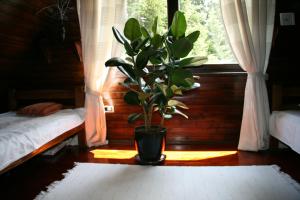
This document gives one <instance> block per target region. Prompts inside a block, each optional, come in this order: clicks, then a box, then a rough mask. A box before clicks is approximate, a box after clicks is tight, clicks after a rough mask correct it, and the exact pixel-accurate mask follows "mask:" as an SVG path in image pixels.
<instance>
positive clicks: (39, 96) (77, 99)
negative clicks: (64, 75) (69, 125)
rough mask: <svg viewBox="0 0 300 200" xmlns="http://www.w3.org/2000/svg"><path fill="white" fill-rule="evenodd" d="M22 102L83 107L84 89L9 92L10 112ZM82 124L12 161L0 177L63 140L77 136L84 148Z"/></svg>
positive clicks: (13, 90)
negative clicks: (49, 102) (64, 103)
mask: <svg viewBox="0 0 300 200" xmlns="http://www.w3.org/2000/svg"><path fill="white" fill-rule="evenodd" d="M22 100H27V101H30V102H32V103H37V102H40V101H41V100H43V101H46V100H48V101H51V100H52V101H53V100H55V102H60V101H62V102H63V101H66V100H68V101H69V102H72V105H64V107H65V108H78V107H83V106H84V89H83V87H75V88H74V89H63V90H61V89H59V90H53V89H45V90H16V89H12V90H10V92H9V106H10V109H11V110H16V109H17V108H18V102H19V101H22ZM84 127H85V126H84V123H82V124H81V125H79V126H77V127H75V128H73V129H71V130H69V131H67V132H65V133H63V134H61V135H60V136H58V137H56V138H54V139H53V140H51V141H49V142H48V143H46V144H44V145H43V146H41V147H40V148H38V149H36V150H34V151H33V152H31V153H29V154H27V155H26V156H24V157H22V158H20V159H18V160H16V161H14V162H13V163H11V164H10V165H8V166H7V167H6V168H4V169H3V170H1V171H0V175H1V174H3V173H5V172H7V171H9V170H11V169H12V168H14V167H16V166H18V165H20V164H22V163H24V162H25V161H27V160H29V159H30V158H32V157H34V156H36V155H38V154H40V153H42V152H44V151H46V150H48V149H50V148H51V147H54V146H55V145H57V144H59V143H61V142H63V141H64V140H66V139H68V138H70V137H71V136H74V135H75V134H78V141H79V145H80V147H85V146H86V142H85V135H84V133H85V131H84Z"/></svg>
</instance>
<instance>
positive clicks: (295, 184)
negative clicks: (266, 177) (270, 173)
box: [271, 165, 300, 192]
mask: <svg viewBox="0 0 300 200" xmlns="http://www.w3.org/2000/svg"><path fill="white" fill-rule="evenodd" d="M271 166H272V168H273V169H275V170H276V171H278V172H279V174H280V175H281V176H282V178H284V180H286V181H287V182H288V183H289V184H290V185H292V186H293V187H294V188H295V189H296V190H297V191H298V192H300V184H299V183H298V182H297V181H296V180H294V179H293V178H292V177H291V176H290V175H288V174H287V173H285V172H283V171H281V168H280V167H279V166H278V165H271Z"/></svg>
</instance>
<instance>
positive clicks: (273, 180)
mask: <svg viewBox="0 0 300 200" xmlns="http://www.w3.org/2000/svg"><path fill="white" fill-rule="evenodd" d="M36 199H55V200H65V199H68V200H73V199H79V200H94V199H101V200H148V199H149V200H200V199H204V200H212V199H214V200H227V199H228V200H229V199H230V200H235V199H236V200H250V199H251V200H254V199H255V200H268V199H270V200H277V199H278V200H282V199H284V200H299V199H300V185H299V184H298V183H296V182H295V181H294V180H292V179H291V178H290V177H289V176H288V175H286V174H284V173H282V172H280V171H279V167H278V166H274V165H273V166H237V167H175V166H156V167H153V166H136V165H119V164H94V163H76V166H75V167H74V168H73V169H71V170H70V171H69V172H68V173H67V174H65V178H64V179H63V180H62V181H59V182H55V183H53V184H52V185H50V186H49V187H48V191H47V192H41V193H40V194H39V195H38V196H37V197H36Z"/></svg>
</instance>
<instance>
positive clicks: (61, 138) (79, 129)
mask: <svg viewBox="0 0 300 200" xmlns="http://www.w3.org/2000/svg"><path fill="white" fill-rule="evenodd" d="M84 126H85V124H84V123H82V124H81V125H79V126H77V127H75V128H73V129H71V130H69V131H67V132H65V133H63V134H62V135H59V136H58V137H56V138H54V139H53V140H51V141H50V142H48V143H46V144H44V145H43V146H41V147H40V148H38V149H36V150H34V151H33V152H31V153H29V154H27V155H26V156H24V157H22V158H20V159H18V160H16V161H15V162H13V163H11V164H10V165H8V166H7V167H5V168H4V169H3V170H1V171H0V175H1V174H3V173H5V172H7V171H9V170H11V169H12V168H14V167H16V166H18V165H20V164H22V163H24V162H25V161H27V160H29V159H30V158H32V157H34V156H36V155H38V154H40V153H42V152H44V151H46V150H47V149H49V148H51V147H54V146H55V145H57V144H58V143H60V142H62V141H64V140H66V139H68V138H70V137H71V136H73V135H75V134H76V133H81V134H83V132H82V130H84Z"/></svg>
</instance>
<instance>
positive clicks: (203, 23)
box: [127, 0, 236, 64]
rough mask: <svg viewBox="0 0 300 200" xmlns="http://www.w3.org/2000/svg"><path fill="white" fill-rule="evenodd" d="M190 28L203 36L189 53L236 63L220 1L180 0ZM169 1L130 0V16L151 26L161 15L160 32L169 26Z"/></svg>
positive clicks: (214, 60) (128, 1) (217, 60)
mask: <svg viewBox="0 0 300 200" xmlns="http://www.w3.org/2000/svg"><path fill="white" fill-rule="evenodd" d="M179 10H181V11H182V12H184V14H185V16H186V20H187V23H188V24H189V28H188V30H187V34H189V33H191V32H193V31H195V30H200V37H199V38H198V41H197V42H196V43H195V44H194V49H193V50H192V52H191V53H190V54H189V56H197V55H201V56H207V57H208V62H207V63H223V64H224V63H236V60H235V58H234V56H233V54H232V51H231V49H230V46H229V44H228V41H227V37H226V34H225V29H224V26H223V22H222V17H221V10H220V4H219V0H179ZM167 13H168V12H167V1H166V0H127V14H128V17H134V18H137V19H139V21H140V22H141V24H142V25H143V26H145V27H146V28H147V29H151V26H152V24H153V21H152V20H153V19H154V18H155V16H159V20H158V33H162V32H165V31H166V29H167V27H168V20H167Z"/></svg>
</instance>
